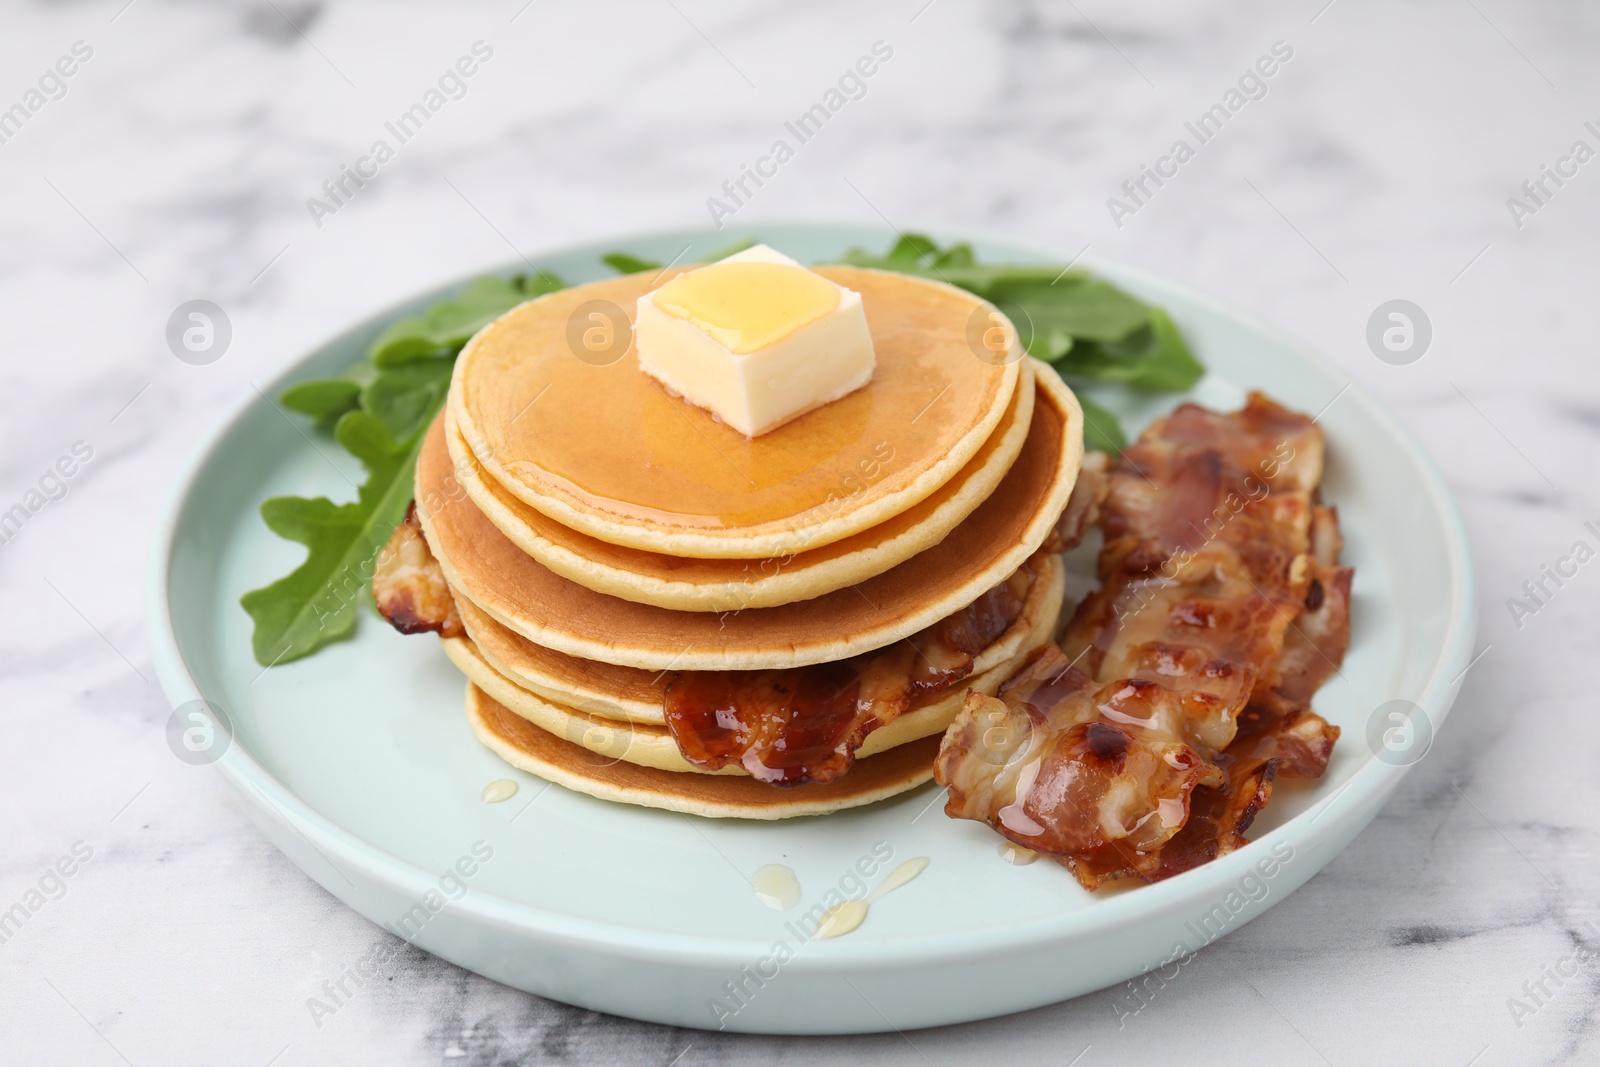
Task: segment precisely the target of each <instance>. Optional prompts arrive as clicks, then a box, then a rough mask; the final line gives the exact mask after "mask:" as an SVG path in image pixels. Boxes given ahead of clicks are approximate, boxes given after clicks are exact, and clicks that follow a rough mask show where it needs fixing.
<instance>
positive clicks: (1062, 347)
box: [844, 233, 1205, 451]
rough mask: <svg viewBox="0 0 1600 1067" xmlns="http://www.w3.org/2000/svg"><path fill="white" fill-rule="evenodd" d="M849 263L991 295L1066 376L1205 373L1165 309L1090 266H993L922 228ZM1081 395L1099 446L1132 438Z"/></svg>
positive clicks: (856, 253)
mask: <svg viewBox="0 0 1600 1067" xmlns="http://www.w3.org/2000/svg"><path fill="white" fill-rule="evenodd" d="M844 262H845V263H849V264H853V265H855V266H861V267H876V268H878V269H880V270H893V271H899V272H901V273H904V274H914V275H916V276H918V277H923V278H934V279H938V280H940V281H945V282H948V283H950V284H951V285H955V286H959V287H960V288H962V289H966V290H967V291H969V292H971V293H974V294H976V295H978V296H981V297H983V298H984V299H985V300H988V301H989V302H991V303H992V304H994V305H995V306H996V307H998V308H999V309H1000V310H1001V311H1003V312H1004V313H1005V314H1006V316H1007V317H1008V318H1010V319H1011V321H1012V322H1013V323H1015V324H1016V326H1017V332H1018V334H1019V335H1020V336H1021V338H1022V341H1023V345H1024V347H1026V348H1027V350H1028V354H1029V355H1032V356H1035V357H1037V358H1039V359H1042V360H1045V361H1046V362H1048V363H1051V364H1053V365H1054V366H1055V368H1056V369H1057V370H1058V371H1060V372H1061V373H1062V374H1063V375H1065V376H1067V377H1072V378H1078V379H1084V380H1087V381H1090V382H1120V383H1123V384H1125V385H1130V386H1133V387H1134V388H1137V389H1150V390H1158V391H1171V392H1183V391H1184V390H1187V389H1189V388H1190V387H1191V386H1193V385H1194V383H1195V382H1197V381H1199V379H1200V377H1201V375H1203V374H1204V373H1205V368H1204V367H1203V366H1201V364H1200V361H1199V360H1197V359H1195V358H1194V354H1193V353H1192V352H1190V351H1189V346H1188V345H1187V344H1185V343H1184V340H1183V336H1182V335H1181V334H1180V333H1179V332H1178V328H1177V326H1175V325H1174V324H1173V322H1172V319H1171V318H1170V317H1169V316H1168V315H1167V313H1166V312H1164V311H1162V310H1161V309H1160V308H1156V307H1151V306H1150V305H1149V304H1146V303H1145V302H1144V301H1142V300H1139V299H1136V298H1135V297H1133V296H1131V295H1129V294H1128V293H1125V292H1123V291H1122V290H1121V289H1118V288H1117V287H1116V286H1114V285H1112V284H1110V283H1109V282H1104V281H1100V280H1099V279H1096V278H1091V277H1090V276H1089V275H1088V274H1087V273H1085V272H1083V271H1079V270H1066V269H1058V268H1056V267H1052V266H1048V265H1028V266H1019V265H1000V266H984V265H982V264H979V263H978V262H976V260H975V259H974V257H973V254H972V248H971V246H969V245H967V244H964V243H963V244H955V245H951V246H950V247H949V248H946V249H941V248H940V247H939V246H938V244H937V243H936V242H934V241H933V240H932V239H930V238H928V237H925V236H923V235H921V234H914V233H908V234H904V235H902V236H901V237H900V239H899V240H898V241H896V242H895V243H894V245H893V246H892V247H891V248H890V249H889V251H888V252H886V253H885V254H883V255H881V256H879V255H873V254H872V253H870V252H867V251H865V250H863V249H860V248H852V249H851V250H850V251H849V252H847V253H845V255H844ZM1078 399H1079V400H1080V401H1081V402H1082V403H1083V405H1084V409H1085V411H1084V413H1085V416H1086V418H1085V421H1086V423H1090V425H1087V426H1086V427H1085V434H1086V437H1087V439H1090V440H1093V441H1094V444H1093V445H1092V446H1091V447H1097V448H1105V449H1108V450H1112V451H1117V450H1120V449H1121V447H1122V445H1123V444H1124V442H1125V438H1124V437H1123V434H1122V428H1121V427H1120V426H1119V425H1118V424H1117V420H1116V417H1115V416H1114V415H1112V414H1111V412H1109V411H1107V410H1105V409H1104V408H1102V407H1100V406H1099V405H1097V404H1092V403H1091V402H1090V401H1089V400H1087V399H1085V398H1084V396H1083V395H1082V389H1081V383H1080V390H1079V397H1078ZM1091 408H1092V409H1093V410H1092V411H1091V410H1090V409H1091ZM1096 424H1097V425H1098V427H1099V428H1098V429H1097V428H1096Z"/></svg>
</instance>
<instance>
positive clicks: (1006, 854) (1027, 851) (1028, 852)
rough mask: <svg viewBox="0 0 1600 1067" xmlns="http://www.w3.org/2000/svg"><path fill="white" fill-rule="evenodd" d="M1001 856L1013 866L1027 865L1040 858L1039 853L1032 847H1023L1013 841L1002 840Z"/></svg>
mask: <svg viewBox="0 0 1600 1067" xmlns="http://www.w3.org/2000/svg"><path fill="white" fill-rule="evenodd" d="M1000 858H1001V859H1003V860H1005V861H1006V862H1007V863H1009V864H1011V865H1012V866H1013V867H1026V866H1027V865H1028V864H1030V863H1032V862H1033V861H1034V860H1036V859H1038V858H1039V854H1038V853H1037V852H1035V851H1034V850H1033V849H1031V848H1023V847H1022V846H1021V845H1018V844H1015V843H1013V842H1011V841H1002V842H1000Z"/></svg>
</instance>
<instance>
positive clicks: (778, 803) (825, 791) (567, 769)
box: [467, 683, 939, 819]
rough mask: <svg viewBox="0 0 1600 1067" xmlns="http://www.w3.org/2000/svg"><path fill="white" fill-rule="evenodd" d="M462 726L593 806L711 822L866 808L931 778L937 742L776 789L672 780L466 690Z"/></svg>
mask: <svg viewBox="0 0 1600 1067" xmlns="http://www.w3.org/2000/svg"><path fill="white" fill-rule="evenodd" d="M467 721H468V723H470V724H471V726H472V730H473V732H474V733H475V734H477V735H478V739H479V740H480V741H482V742H483V743H484V744H485V745H487V746H489V748H491V749H493V750H494V751H495V752H496V753H497V754H498V755H499V756H500V757H501V758H502V759H504V760H505V761H506V762H507V763H509V764H511V765H512V766H513V767H516V768H518V769H520V770H524V771H527V772H528V773H529V774H535V775H538V776H539V777H540V778H544V779H546V780H547V781H551V782H555V783H556V784H557V785H562V786H566V787H567V788H568V789H572V790H576V791H577V792H580V793H587V794H589V795H590V796H592V797H598V798H600V799H601V800H611V801H617V802H620V803H624V804H637V805H641V806H643V807H648V808H665V809H666V810H668V811H681V812H687V813H688V814H691V815H701V816H705V817H706V818H712V819H788V818H793V817H795V816H798V815H827V814H829V813H831V812H835V811H841V810H843V809H845V808H854V807H859V806H861V805H863V804H871V803H873V802H874V801H878V800H883V799H886V798H888V797H892V796H894V795H895V794H897V793H903V792H905V791H906V790H908V789H914V788H916V787H917V786H919V785H921V784H922V783H923V782H926V781H928V780H929V779H930V778H932V777H933V758H934V756H935V755H936V754H937V753H938V751H939V738H938V737H937V736H933V737H925V738H923V739H922V740H920V741H913V742H912V743H910V744H907V745H901V746H899V747H898V748H892V749H890V750H889V751H887V752H882V753H879V754H878V755H876V756H872V757H870V758H868V759H864V760H861V761H860V762H859V763H857V764H856V765H855V766H854V767H852V768H851V769H850V773H849V774H845V775H841V776H840V777H838V778H835V779H834V780H833V781H831V782H826V783H823V784H821V785H816V784H813V785H802V786H795V787H793V788H789V789H777V788H774V787H773V786H770V785H766V784H764V783H762V782H758V781H756V780H755V779H754V778H750V777H748V776H745V775H738V774H679V773H677V772H676V771H663V770H659V769H657V768H654V767H640V766H638V765H636V764H632V763H628V762H627V761H625V760H613V759H612V757H610V756H605V755H600V754H597V753H595V752H591V751H590V750H589V749H587V748H584V747H583V746H582V745H575V744H573V743H572V742H571V741H567V740H564V739H562V738H560V737H557V736H556V735H555V734H552V733H550V732H548V731H546V730H541V729H539V727H537V726H535V725H533V723H531V722H529V721H528V720H527V719H524V718H523V717H522V716H520V715H517V714H515V713H513V712H512V711H510V710H508V709H507V708H506V707H505V706H504V705H502V704H500V703H498V702H497V701H495V700H494V699H493V698H492V697H490V696H488V695H487V694H486V693H484V692H483V690H481V689H479V688H478V687H477V686H475V685H472V684H471V683H468V685H467Z"/></svg>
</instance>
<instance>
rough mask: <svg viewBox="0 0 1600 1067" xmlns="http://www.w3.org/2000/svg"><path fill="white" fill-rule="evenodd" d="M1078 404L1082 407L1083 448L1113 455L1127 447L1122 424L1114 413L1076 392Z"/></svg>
mask: <svg viewBox="0 0 1600 1067" xmlns="http://www.w3.org/2000/svg"><path fill="white" fill-rule="evenodd" d="M1078 406H1079V407H1081V408H1083V447H1084V448H1086V449H1088V450H1089V451H1091V452H1110V453H1111V454H1112V455H1113V456H1115V455H1117V454H1118V453H1119V452H1121V451H1122V450H1123V449H1124V448H1126V447H1127V444H1128V439H1127V438H1126V437H1124V436H1123V435H1122V425H1121V424H1120V423H1119V422H1117V417H1116V416H1115V415H1113V414H1111V412H1109V411H1107V410H1106V409H1105V408H1103V407H1101V406H1100V405H1099V404H1096V403H1095V402H1094V401H1093V400H1090V399H1089V398H1088V397H1086V396H1084V395H1083V394H1082V393H1079V394H1078Z"/></svg>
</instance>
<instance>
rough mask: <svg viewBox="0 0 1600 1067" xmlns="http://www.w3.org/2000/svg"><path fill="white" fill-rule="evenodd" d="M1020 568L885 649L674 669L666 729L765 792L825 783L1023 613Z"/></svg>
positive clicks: (957, 678) (957, 676) (1028, 570)
mask: <svg viewBox="0 0 1600 1067" xmlns="http://www.w3.org/2000/svg"><path fill="white" fill-rule="evenodd" d="M1033 581H1034V572H1033V569H1032V567H1031V566H1030V565H1028V564H1024V565H1023V566H1022V567H1021V568H1019V569H1018V570H1017V571H1016V572H1015V573H1013V574H1012V575H1011V577H1010V578H1008V579H1007V580H1006V581H1004V582H1001V583H1000V584H999V585H997V586H995V587H994V588H993V589H991V590H989V591H988V592H987V593H985V594H983V595H982V596H980V597H979V598H978V599H977V600H975V601H973V602H972V603H971V604H969V605H968V606H967V607H965V608H963V609H962V610H960V611H958V612H956V613H955V614H954V615H950V616H948V617H946V618H944V619H942V620H940V621H939V622H937V623H934V624H933V625H932V626H930V627H928V628H926V629H924V630H922V631H920V632H918V633H916V634H913V635H912V636H910V637H908V638H905V639H904V640H901V641H896V642H895V643H894V644H891V645H886V646H885V647H883V648H879V649H875V650H873V651H871V652H865V653H862V654H861V655H859V656H853V657H851V658H849V659H843V660H836V661H834V662H832V663H818V664H813V665H812V666H809V667H791V668H787V669H783V670H762V671H680V672H678V673H677V674H675V675H673V677H672V680H671V681H670V682H669V683H668V685H667V695H666V705H665V711H666V719H667V728H668V729H669V730H670V731H671V732H672V736H673V739H674V740H675V741H677V744H678V750H679V751H680V752H682V753H683V756H684V758H685V759H687V760H688V761H689V762H691V763H693V764H694V765H696V766H697V767H704V768H706V769H707V770H716V769H718V768H720V767H724V766H726V765H728V764H730V763H737V764H739V765H741V766H743V767H744V769H745V770H747V771H749V772H750V775H751V776H752V777H754V778H756V779H758V780H760V781H763V782H767V783H769V784H771V785H779V786H794V785H804V784H806V783H807V782H828V781H832V780H833V779H834V778H837V777H838V776H839V775H841V774H843V773H845V772H846V771H848V770H849V769H850V767H851V765H852V764H853V763H854V762H855V751H856V749H857V748H859V747H860V746H861V743H862V742H863V741H865V740H866V737H867V735H868V734H869V733H871V732H872V731H873V730H876V729H878V728H879V727H881V726H885V725H887V724H889V723H891V722H893V721H894V720H895V719H897V718H899V717H900V716H901V715H902V714H904V713H905V712H906V711H907V710H908V709H910V707H911V705H912V704H913V703H914V702H916V701H918V700H922V699H925V698H928V697H932V696H936V695H938V694H939V693H943V692H946V691H948V690H949V689H951V688H953V687H955V686H956V685H957V684H959V683H960V682H961V681H962V680H964V679H965V678H966V677H967V676H968V675H970V674H971V673H972V666H973V663H974V662H975V661H976V659H977V656H978V654H979V653H980V652H982V651H983V650H984V649H985V648H987V647H988V646H989V645H990V644H992V643H994V641H995V640H997V639H998V638H999V637H1000V636H1001V635H1002V634H1004V633H1005V632H1006V631H1007V630H1009V629H1010V628H1011V626H1012V624H1013V623H1014V622H1016V620H1017V618H1018V617H1019V616H1020V615H1021V614H1022V609H1023V606H1024V604H1026V602H1027V599H1028V589H1029V587H1030V586H1031V585H1032V584H1033Z"/></svg>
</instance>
